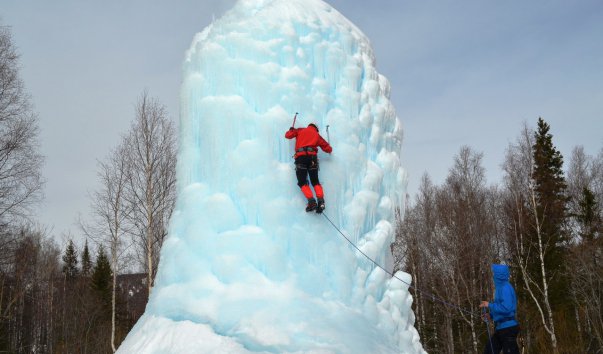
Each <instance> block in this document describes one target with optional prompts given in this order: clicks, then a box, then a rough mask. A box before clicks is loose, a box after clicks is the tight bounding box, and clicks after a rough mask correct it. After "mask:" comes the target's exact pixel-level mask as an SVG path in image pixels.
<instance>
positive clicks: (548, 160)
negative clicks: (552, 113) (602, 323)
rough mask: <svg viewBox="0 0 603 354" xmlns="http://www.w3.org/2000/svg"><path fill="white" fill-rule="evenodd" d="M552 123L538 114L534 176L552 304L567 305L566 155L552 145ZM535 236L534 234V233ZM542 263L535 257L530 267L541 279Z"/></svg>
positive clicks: (534, 149) (555, 305)
mask: <svg viewBox="0 0 603 354" xmlns="http://www.w3.org/2000/svg"><path fill="white" fill-rule="evenodd" d="M549 130H550V126H549V124H548V123H546V122H545V121H544V120H543V119H542V118H538V130H537V131H536V132H535V135H534V138H535V143H534V146H533V152H534V169H533V172H532V180H533V182H534V190H535V193H536V212H537V214H538V216H539V223H540V226H539V227H540V233H541V237H542V239H543V240H544V243H543V245H544V247H545V248H544V250H543V253H544V266H545V268H546V273H547V274H548V275H549V276H550V279H549V280H548V282H549V284H550V299H551V305H553V306H554V307H560V306H564V305H566V304H568V303H569V297H568V296H569V293H568V287H569V281H568V279H567V275H566V272H565V265H566V264H565V262H566V259H565V255H566V253H567V241H568V239H569V238H568V234H567V232H566V230H564V224H565V222H566V206H567V201H568V198H567V196H566V189H567V185H566V182H565V177H564V174H563V156H562V155H561V153H560V152H559V151H558V150H557V149H556V147H555V146H554V145H553V136H552V135H551V134H550V133H549ZM532 236H534V235H532ZM540 267H541V265H540V262H539V261H538V260H537V259H534V262H533V264H532V267H530V268H531V269H530V271H531V273H532V274H533V275H535V276H536V279H538V274H540V273H541V269H540Z"/></svg>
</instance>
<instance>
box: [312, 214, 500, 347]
mask: <svg viewBox="0 0 603 354" xmlns="http://www.w3.org/2000/svg"><path fill="white" fill-rule="evenodd" d="M322 215H323V216H324V217H325V218H326V219H327V220H328V221H329V223H330V224H331V225H332V226H333V227H334V228H335V230H337V232H339V234H340V235H341V236H343V238H345V239H346V241H348V242H349V243H350V245H352V246H353V247H354V248H355V249H356V250H357V251H358V252H360V253H361V254H362V255H363V256H364V257H366V258H367V259H368V260H369V261H371V262H372V263H373V264H374V265H375V266H377V267H379V268H381V269H382V270H383V271H384V272H386V273H387V274H389V275H391V276H392V277H393V278H396V279H398V280H399V281H401V282H402V283H404V284H406V285H408V287H409V288H412V289H414V290H415V291H416V292H417V293H420V294H421V295H424V296H425V297H427V298H430V299H431V300H432V301H434V302H439V303H441V304H444V305H446V306H448V307H451V308H453V309H456V310H459V311H461V312H464V313H466V314H469V315H475V311H470V310H467V309H464V308H462V307H460V306H458V305H455V304H453V303H451V302H448V301H446V300H444V299H442V298H439V297H437V296H436V295H434V294H432V293H430V292H429V291H425V290H422V289H419V288H417V287H415V286H413V285H411V284H409V283H407V282H405V281H404V280H402V279H400V278H398V277H397V276H396V275H395V274H393V273H392V272H390V271H388V270H387V269H385V268H383V267H382V266H381V265H380V264H379V263H377V262H376V261H374V260H373V259H372V258H371V257H369V256H368V255H367V254H366V253H364V252H362V250H361V249H360V248H358V246H356V245H355V244H354V242H352V241H351V240H350V239H349V238H348V237H347V236H346V235H345V234H344V233H343V232H342V231H341V230H340V229H339V227H337V225H335V223H333V221H331V219H330V218H329V217H328V216H327V214H325V213H324V212H323V213H322ZM489 333H490V329H488V334H489ZM488 340H489V336H488Z"/></svg>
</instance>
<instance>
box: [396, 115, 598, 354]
mask: <svg viewBox="0 0 603 354" xmlns="http://www.w3.org/2000/svg"><path fill="white" fill-rule="evenodd" d="M502 171H503V180H502V182H501V183H499V184H495V185H487V184H486V179H485V170H484V167H483V166H482V154H481V153H480V152H477V151H475V150H473V149H471V148H469V147H467V146H464V147H461V149H460V151H459V152H458V154H457V155H456V156H455V158H454V161H453V164H452V167H451V168H450V169H449V172H448V176H447V177H446V179H445V181H444V182H443V183H442V184H441V185H435V184H434V183H433V182H432V180H431V179H430V177H429V175H427V174H425V175H424V176H423V178H422V181H421V185H420V188H419V192H418V194H417V195H416V196H415V198H413V199H412V200H408V201H407V205H406V207H405V212H404V220H403V221H401V222H400V224H399V225H400V226H399V229H398V231H399V232H398V235H397V238H396V243H395V244H394V247H393V250H394V255H395V258H396V260H397V263H396V264H397V266H398V267H399V268H400V269H403V270H405V271H407V272H408V273H410V274H412V276H413V285H414V286H415V287H416V288H417V289H420V290H421V291H423V293H421V292H418V291H417V290H415V289H411V292H413V295H414V303H413V310H414V313H415V315H416V323H415V326H416V327H417V329H418V331H419V333H420V335H421V340H422V343H423V346H424V348H425V349H426V350H427V351H428V352H431V353H481V352H482V350H483V348H484V345H485V343H486V339H487V335H488V329H487V328H486V326H485V323H484V321H483V319H482V318H481V316H480V312H479V311H478V308H477V306H478V305H479V303H480V301H481V300H486V301H490V300H491V299H492V298H493V284H492V275H491V272H490V264H491V263H506V264H508V265H509V266H510V268H511V272H512V275H511V283H512V284H513V286H514V287H515V289H516V292H517V296H518V311H517V319H518V321H519V323H520V327H521V334H520V345H522V346H523V348H524V349H525V353H602V352H603V259H602V257H603V238H602V233H603V222H602V220H603V214H602V211H601V205H603V204H602V203H603V149H602V150H601V152H599V154H598V155H597V156H595V157H593V156H589V155H587V154H586V153H585V152H584V149H583V148H582V147H580V146H578V147H576V148H574V150H573V152H572V155H571V157H570V160H569V164H568V165H567V169H566V171H565V172H564V160H563V156H562V155H561V153H560V152H559V151H558V150H557V148H556V147H555V145H554V142H553V135H552V134H551V132H550V126H549V125H548V124H547V123H546V122H545V121H544V120H543V119H539V120H538V122H537V126H536V128H535V129H533V128H530V127H528V126H524V127H523V129H522V131H521V133H520V134H519V137H518V138H517V140H516V141H515V142H514V143H511V144H510V145H509V146H508V148H507V150H506V156H505V160H504V162H503V164H502ZM409 199H410V198H409ZM426 294H427V296H426ZM430 295H433V296H434V297H437V298H438V299H444V300H446V301H448V302H450V303H449V304H444V303H442V302H439V301H437V300H436V301H434V300H433V298H431V297H430ZM490 333H493V328H490Z"/></svg>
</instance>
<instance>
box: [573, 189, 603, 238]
mask: <svg viewBox="0 0 603 354" xmlns="http://www.w3.org/2000/svg"><path fill="white" fill-rule="evenodd" d="M578 207H579V209H578V214H577V215H576V219H577V220H578V222H579V225H580V231H579V234H580V237H582V239H583V240H584V241H585V242H592V241H593V240H594V239H595V238H597V236H598V235H599V234H600V233H601V232H602V231H603V222H602V220H601V214H600V210H599V204H598V203H597V200H596V199H595V195H594V194H593V192H592V191H591V190H590V189H588V187H584V188H583V189H582V199H581V200H580V201H579V203H578Z"/></svg>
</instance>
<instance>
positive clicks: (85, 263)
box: [82, 240, 92, 277]
mask: <svg viewBox="0 0 603 354" xmlns="http://www.w3.org/2000/svg"><path fill="white" fill-rule="evenodd" d="M91 272H92V259H91V258H90V250H89V249H88V240H86V244H85V245H84V251H83V252H82V275H83V276H85V277H88V276H90V274H91Z"/></svg>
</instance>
